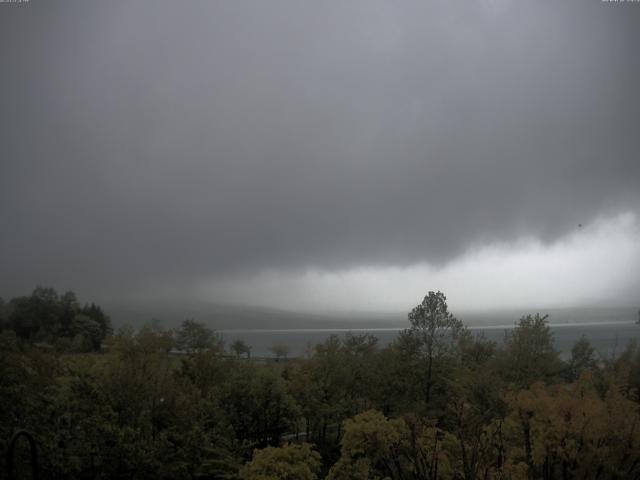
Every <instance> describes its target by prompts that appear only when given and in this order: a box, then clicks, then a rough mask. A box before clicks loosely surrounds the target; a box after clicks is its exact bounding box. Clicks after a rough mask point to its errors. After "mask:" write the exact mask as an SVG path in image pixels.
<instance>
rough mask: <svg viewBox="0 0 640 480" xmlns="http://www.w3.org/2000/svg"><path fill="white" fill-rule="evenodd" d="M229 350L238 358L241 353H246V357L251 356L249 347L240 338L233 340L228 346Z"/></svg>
mask: <svg viewBox="0 0 640 480" xmlns="http://www.w3.org/2000/svg"><path fill="white" fill-rule="evenodd" d="M229 348H230V349H231V351H232V352H233V353H235V354H236V357H238V358H240V357H241V356H242V355H246V356H247V358H250V357H251V347H250V346H249V345H247V344H246V343H245V341H244V340H242V339H239V338H238V339H236V340H234V341H233V342H232V343H231V345H230V346H229Z"/></svg>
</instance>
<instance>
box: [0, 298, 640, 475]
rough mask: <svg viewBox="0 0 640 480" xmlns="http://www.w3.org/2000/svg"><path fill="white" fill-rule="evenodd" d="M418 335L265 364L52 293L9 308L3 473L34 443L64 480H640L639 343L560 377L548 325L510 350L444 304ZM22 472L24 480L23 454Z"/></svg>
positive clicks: (338, 343) (523, 334) (576, 358)
mask: <svg viewBox="0 0 640 480" xmlns="http://www.w3.org/2000/svg"><path fill="white" fill-rule="evenodd" d="M408 320H409V326H408V328H407V329H406V330H404V331H403V332H401V333H400V334H399V336H398V337H397V338H396V340H395V341H394V342H393V343H391V344H390V345H388V346H386V347H380V346H379V345H378V342H377V339H376V338H375V337H374V336H372V335H369V334H364V335H355V334H351V333H348V334H346V335H344V336H343V337H338V336H335V335H334V336H330V337H329V338H328V339H327V340H326V341H325V342H323V343H321V344H318V345H316V346H315V347H314V348H313V349H312V351H310V353H309V355H308V356H307V357H306V358H291V357H289V356H288V353H289V351H288V348H287V346H286V345H281V344H279V345H274V346H273V348H272V352H273V359H256V358H252V357H251V346H250V345H247V344H246V343H245V342H243V341H235V342H233V343H232V344H231V345H229V346H228V347H227V346H225V345H224V342H223V341H222V338H221V337H220V336H219V335H218V334H216V333H215V332H214V331H212V330H210V329H209V328H208V327H207V326H205V325H203V324H201V323H199V322H197V321H196V320H194V319H187V320H185V321H184V322H183V323H182V324H181V326H180V327H179V328H177V329H175V330H166V329H164V328H162V327H161V326H160V325H159V323H158V322H152V321H150V322H149V323H148V324H146V325H144V326H143V327H141V328H140V329H138V330H134V329H132V328H131V327H123V328H120V329H118V330H117V331H115V332H112V330H111V326H110V322H109V318H108V317H107V316H106V314H105V313H104V312H103V310H102V309H101V308H100V307H99V306H97V305H94V304H89V305H85V306H81V305H80V303H79V302H78V300H77V299H76V296H75V295H74V294H73V293H72V292H67V293H65V294H62V295H59V294H58V293H56V292H55V290H53V289H50V288H42V287H38V288H36V289H35V290H34V292H33V293H32V295H30V296H26V297H18V298H14V299H11V300H9V301H8V302H1V303H0V322H1V323H0V327H1V328H2V331H1V332H0V404H1V405H2V409H0V448H1V449H2V453H3V455H2V461H3V462H5V461H6V455H5V454H6V451H7V449H8V448H9V439H10V438H11V437H12V435H13V434H14V433H15V432H16V431H18V430H22V429H26V430H28V431H29V432H31V434H32V435H33V436H34V438H35V439H36V442H37V445H38V459H39V460H38V461H39V464H40V468H41V472H40V473H41V477H43V478H52V479H53V478H69V479H88V478H105V479H106V478H122V479H124V478H127V479H147V478H149V479H151V478H153V479H158V478H160V479H162V478H164V479H196V478H198V479H244V480H266V479H300V480H313V479H321V478H326V479H331V480H349V479H362V480H365V479H394V480H395V479H397V480H400V479H416V480H417V479H429V480H431V479H464V480H475V479H537V478H541V479H552V478H560V479H578V478H581V479H582V478H593V479H596V478H600V479H603V478H606V479H613V478H617V479H626V478H640V412H639V407H640V405H639V399H640V396H639V392H640V390H639V389H640V349H638V347H637V345H636V344H635V343H632V344H630V345H629V346H628V347H627V349H626V350H625V351H624V352H623V353H622V354H621V355H619V356H618V357H611V358H602V357H598V356H597V355H596V354H595V352H594V349H593V348H592V347H591V346H590V345H589V342H588V341H587V340H586V339H584V338H583V339H580V340H579V341H578V342H576V344H575V346H574V348H573V349H572V352H571V355H570V357H569V358H568V359H567V360H562V359H561V358H560V356H559V354H558V352H557V351H556V350H555V349H554V346H553V337H552V334H551V332H550V329H549V326H548V324H547V323H546V317H545V316H541V315H538V314H535V315H526V316H524V317H522V318H521V319H520V321H519V323H518V326H517V327H516V328H515V329H514V330H513V331H511V332H510V333H508V334H506V335H505V338H504V342H503V343H502V344H496V343H494V342H490V341H488V340H486V339H485V338H483V337H482V336H477V335H476V336H474V335H472V333H471V332H470V331H469V330H468V329H467V328H466V327H465V325H464V324H463V323H462V322H461V321H460V320H458V319H457V318H456V317H455V316H454V315H453V314H452V313H451V312H449V309H448V305H447V302H446V297H445V296H444V294H442V293H441V292H429V293H428V295H426V296H425V298H424V300H423V301H422V302H420V303H419V304H418V305H417V306H416V307H415V308H413V309H412V310H411V311H410V313H409V315H408ZM15 458H16V462H15V465H14V470H15V471H16V473H17V474H19V475H26V474H27V473H28V472H27V470H28V468H29V461H28V460H29V459H28V456H27V453H26V445H25V444H23V443H22V442H18V444H17V446H16V452H15ZM2 467H3V468H0V472H2V473H1V474H0V478H8V476H9V470H8V465H7V464H6V463H5V464H4V465H2ZM20 478H21V477H20Z"/></svg>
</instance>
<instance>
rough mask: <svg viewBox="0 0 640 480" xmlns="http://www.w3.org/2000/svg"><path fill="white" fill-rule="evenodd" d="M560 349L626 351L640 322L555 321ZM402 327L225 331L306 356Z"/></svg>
mask: <svg viewBox="0 0 640 480" xmlns="http://www.w3.org/2000/svg"><path fill="white" fill-rule="evenodd" d="M550 326H551V330H552V332H553V337H554V341H555V346H556V349H557V350H559V351H560V352H562V354H563V356H566V355H567V354H568V353H569V352H570V351H571V347H572V346H573V344H574V343H575V342H576V341H577V340H579V339H580V337H582V336H585V337H586V338H587V339H588V340H589V341H590V342H591V344H592V345H593V347H594V348H595V349H596V351H597V352H599V353H600V354H601V355H605V356H611V355H615V354H619V353H620V352H622V351H623V350H624V348H625V347H626V346H627V344H628V343H629V341H631V340H632V339H636V340H640V325H636V324H635V323H634V322H629V321H625V322H610V323H601V324H594V323H573V324H556V325H554V324H551V325H550ZM511 328H513V326H512V325H511V326H509V325H496V326H482V327H470V329H471V331H472V332H473V333H475V334H483V335H484V336H485V338H487V339H490V340H493V341H495V342H498V343H501V342H502V341H503V339H504V336H505V332H506V331H508V330H509V329H511ZM400 330H401V329H399V328H396V327H394V328H363V329H286V330H226V331H222V332H221V333H222V334H223V336H224V339H225V341H226V342H227V344H229V343H230V342H232V341H233V340H236V339H242V340H244V341H245V342H246V343H247V344H249V345H250V346H251V347H252V354H253V355H254V356H258V357H262V356H265V357H267V356H272V353H271V352H270V350H269V348H270V347H272V346H273V345H276V344H285V345H287V346H288V347H289V349H290V352H291V354H290V355H291V356H303V355H305V353H306V352H307V350H308V348H309V346H311V345H315V344H317V343H322V342H324V341H325V340H326V339H327V338H328V337H329V336H330V335H339V336H343V335H345V334H346V333H348V332H352V333H353V334H364V333H370V334H372V335H375V336H376V337H378V340H379V344H380V345H381V346H383V345H387V344H388V343H390V342H391V341H392V340H393V339H394V338H396V336H397V335H398V332H399V331H400Z"/></svg>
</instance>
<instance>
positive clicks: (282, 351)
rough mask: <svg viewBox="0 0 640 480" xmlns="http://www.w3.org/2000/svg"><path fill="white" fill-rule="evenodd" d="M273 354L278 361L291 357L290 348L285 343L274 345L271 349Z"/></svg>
mask: <svg viewBox="0 0 640 480" xmlns="http://www.w3.org/2000/svg"><path fill="white" fill-rule="evenodd" d="M270 350H271V353H273V354H274V355H275V357H276V360H278V361H279V360H280V359H282V358H285V359H286V358H287V356H288V355H289V351H290V349H289V346H288V345H285V344H284V343H277V344H275V345H273V346H272V347H271V348H270Z"/></svg>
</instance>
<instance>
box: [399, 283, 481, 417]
mask: <svg viewBox="0 0 640 480" xmlns="http://www.w3.org/2000/svg"><path fill="white" fill-rule="evenodd" d="M446 300H447V298H446V297H445V295H444V294H443V293H442V292H436V293H434V292H429V293H428V294H427V295H426V296H425V297H424V299H423V300H422V302H421V303H420V304H418V305H417V306H416V307H415V308H414V309H413V310H411V312H409V321H410V322H411V327H410V328H408V329H406V330H404V331H403V332H402V333H401V335H400V338H399V339H398V345H397V346H398V348H400V349H401V350H403V352H404V354H405V356H406V357H408V358H407V360H409V362H410V364H411V367H412V370H413V372H412V373H413V374H414V379H413V382H412V383H414V384H415V385H416V386H417V387H418V388H419V389H420V393H421V397H422V399H423V401H424V404H425V405H426V406H427V408H431V405H430V403H431V402H432V400H433V398H432V397H433V393H434V388H436V387H437V388H438V389H439V390H440V393H441V392H442V391H443V390H444V388H445V384H446V379H447V376H448V373H449V371H450V367H451V366H452V363H453V362H454V361H455V360H456V358H457V355H458V348H459V343H460V341H461V340H462V339H463V338H464V337H466V336H468V335H469V333H468V330H467V329H466V328H465V327H464V325H463V324H462V322H461V321H460V320H458V319H457V318H455V317H454V316H453V315H452V314H451V313H449V309H448V306H447V301H446Z"/></svg>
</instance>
